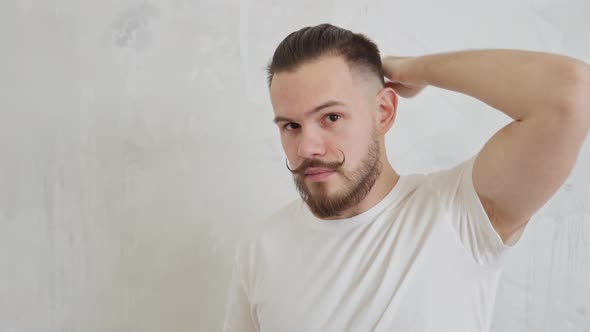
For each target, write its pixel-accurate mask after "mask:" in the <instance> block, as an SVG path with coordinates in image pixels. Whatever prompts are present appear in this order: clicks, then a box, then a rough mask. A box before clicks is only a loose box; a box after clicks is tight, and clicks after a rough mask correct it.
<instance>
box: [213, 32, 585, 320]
mask: <svg viewBox="0 0 590 332" xmlns="http://www.w3.org/2000/svg"><path fill="white" fill-rule="evenodd" d="M268 71H269V87H270V96H271V101H272V105H273V109H274V113H275V116H276V117H275V122H276V124H277V126H278V128H279V130H280V136H281V142H282V145H283V148H284V150H285V153H286V155H287V159H288V160H287V161H288V164H287V167H288V168H289V169H290V171H291V172H292V173H293V177H294V180H295V184H296V187H297V189H298V191H299V193H300V194H301V198H302V200H296V201H294V202H292V203H291V204H289V205H287V206H286V207H284V208H282V209H280V210H279V211H277V212H276V213H275V214H273V215H272V216H271V217H270V218H269V219H268V220H266V221H265V222H264V223H262V224H261V225H260V226H259V227H257V228H256V229H254V230H253V231H252V232H250V233H249V234H248V235H245V236H244V238H243V239H242V241H241V242H240V244H239V245H238V248H237V253H236V260H235V264H234V271H233V278H232V282H231V285H230V295H229V302H228V307H227V313H226V320H225V325H224V330H225V331H297V332H303V331H306V332H309V331H453V332H457V331H466V332H467V331H469V332H473V331H488V330H489V328H490V325H491V317H492V311H493V306H494V300H495V294H496V287H497V284H498V280H499V278H500V274H501V271H502V258H503V256H504V254H505V253H506V251H507V250H508V249H509V248H511V247H512V246H513V245H514V244H515V243H516V242H517V241H518V239H519V238H520V236H521V235H522V232H523V230H524V229H525V226H526V224H527V223H528V222H529V220H530V218H531V216H532V215H533V214H534V213H535V212H536V211H538V210H539V208H541V207H542V206H543V205H544V204H545V203H546V202H547V201H548V200H549V198H550V197H551V196H552V195H553V194H554V193H555V192H556V191H557V190H558V189H559V187H560V186H561V185H562V184H563V182H564V181H565V179H566V178H567V176H568V174H569V173H570V171H571V170H572V168H573V167H574V164H575V161H576V158H577V156H578V153H579V150H580V148H581V145H582V144H583V142H584V140H585V138H586V136H587V134H588V131H589V128H590V88H589V84H590V69H589V67H588V66H587V65H586V64H584V63H583V62H580V61H577V60H574V59H571V58H568V57H564V56H558V55H552V54H544V53H535V52H525V51H515V50H477V51H464V52H454V53H446V54H436V55H428V56H421V57H406V58H400V57H385V58H383V61H382V60H381V57H380V55H379V51H378V49H377V46H376V45H375V44H374V43H372V42H371V41H370V40H368V39H367V38H366V37H364V36H363V35H359V34H354V33H352V32H350V31H348V30H344V29H340V28H338V27H334V26H331V25H327V24H324V25H319V26H316V27H307V28H304V29H301V30H299V31H296V32H294V33H292V34H290V35H289V36H287V37H286V38H285V40H283V41H282V42H281V44H280V45H279V46H278V48H277V50H276V52H275V54H274V56H273V59H272V62H271V63H270V65H269V67H268ZM384 76H385V77H387V79H388V80H387V81H385V80H384ZM427 85H432V86H437V87H440V88H443V89H449V90H453V91H457V92H460V93H464V94H467V95H470V96H473V97H475V98H478V99H479V100H481V101H483V102H485V103H487V104H489V105H491V106H493V107H494V108H496V109H498V110H500V111H502V112H504V113H505V114H507V115H508V116H510V117H511V118H512V119H514V121H513V122H511V123H510V124H509V125H507V126H505V127H504V128H502V129H501V130H499V131H498V132H497V133H496V134H495V135H494V136H493V137H492V138H491V139H490V140H489V141H488V142H487V144H485V146H484V147H483V148H482V149H481V151H480V152H479V153H478V154H477V155H475V156H473V157H471V158H469V159H466V160H465V161H464V162H462V163H460V164H459V165H457V166H456V167H453V168H450V169H447V170H442V171H438V172H434V173H430V174H412V175H408V176H400V175H399V174H397V173H396V171H395V170H394V169H393V168H392V166H391V165H390V163H389V161H388V158H387V154H386V151H385V144H384V137H385V134H386V133H387V132H388V131H389V129H390V128H391V127H392V125H393V123H394V120H395V116H396V111H397V101H398V99H397V98H398V97H397V95H400V96H402V97H413V96H415V95H416V94H417V93H418V92H420V91H421V90H422V89H423V88H424V87H426V86H427Z"/></svg>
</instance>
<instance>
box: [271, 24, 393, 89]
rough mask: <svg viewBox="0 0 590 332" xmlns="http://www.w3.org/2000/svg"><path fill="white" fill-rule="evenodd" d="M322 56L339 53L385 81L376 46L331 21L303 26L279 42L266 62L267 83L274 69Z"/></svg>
mask: <svg viewBox="0 0 590 332" xmlns="http://www.w3.org/2000/svg"><path fill="white" fill-rule="evenodd" d="M322 56H342V57H343V58H344V60H345V61H346V63H347V64H348V66H349V68H350V69H351V70H352V69H359V70H361V72H368V73H369V74H370V75H371V76H375V78H377V79H378V80H379V82H381V84H382V85H384V84H385V80H384V78H383V76H384V73H383V65H382V63H381V55H380V54H379V48H378V47H377V45H376V44H375V43H374V42H373V41H371V40H370V39H369V38H367V37H366V36H364V35H362V34H359V33H353V32H352V31H350V30H346V29H343V28H339V27H336V26H333V25H331V24H320V25H316V26H313V27H305V28H302V29H300V30H298V31H295V32H292V33H291V34H289V35H288V36H287V37H286V38H285V39H283V41H282V42H281V43H280V44H279V46H278V47H277V49H276V50H275V52H274V55H273V57H272V60H271V62H270V63H269V64H268V66H267V74H268V76H267V80H268V86H269V87H270V85H271V84H272V79H273V77H274V74H275V73H279V72H289V71H294V70H296V69H297V68H299V67H300V66H301V65H303V64H305V63H308V62H311V61H314V60H317V59H319V58H320V57H322Z"/></svg>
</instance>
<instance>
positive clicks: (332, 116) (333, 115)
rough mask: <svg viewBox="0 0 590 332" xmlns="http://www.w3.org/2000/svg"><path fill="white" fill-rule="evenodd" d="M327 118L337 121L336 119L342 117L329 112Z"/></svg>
mask: <svg viewBox="0 0 590 332" xmlns="http://www.w3.org/2000/svg"><path fill="white" fill-rule="evenodd" d="M326 118H328V119H329V120H330V122H336V121H338V119H340V115H338V114H328V115H326Z"/></svg>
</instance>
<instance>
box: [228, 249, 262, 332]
mask: <svg viewBox="0 0 590 332" xmlns="http://www.w3.org/2000/svg"><path fill="white" fill-rule="evenodd" d="M242 250H243V248H241V246H240V245H238V248H237V249H236V255H235V260H234V265H233V269H232V276H231V280H230V283H229V288H228V298H227V305H226V312H225V319H224V323H223V332H238V331H239V332H256V331H258V327H257V323H256V319H255V317H254V312H253V310H252V306H251V304H250V300H249V297H248V291H247V289H246V284H245V283H244V279H243V275H244V273H243V271H242V266H243V265H242V264H243V263H244V262H243V256H242V255H241V254H243V251H242Z"/></svg>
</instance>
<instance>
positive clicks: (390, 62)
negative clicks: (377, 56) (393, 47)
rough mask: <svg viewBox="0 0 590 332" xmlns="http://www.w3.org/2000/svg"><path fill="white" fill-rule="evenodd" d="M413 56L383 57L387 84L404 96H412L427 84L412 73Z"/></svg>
mask: <svg viewBox="0 0 590 332" xmlns="http://www.w3.org/2000/svg"><path fill="white" fill-rule="evenodd" d="M412 59H413V58H411V57H399V56H386V57H383V59H381V63H382V64H383V72H384V74H385V78H387V79H388V80H389V81H390V82H387V80H386V83H385V84H386V86H388V87H391V88H392V89H393V90H395V92H396V93H397V94H398V95H400V96H402V97H404V98H412V97H414V96H416V95H417V94H418V93H420V91H422V90H424V88H425V87H426V86H427V84H426V83H424V82H423V81H420V80H417V79H414V78H413V77H412V75H411V70H410V64H411V60H412Z"/></svg>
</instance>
